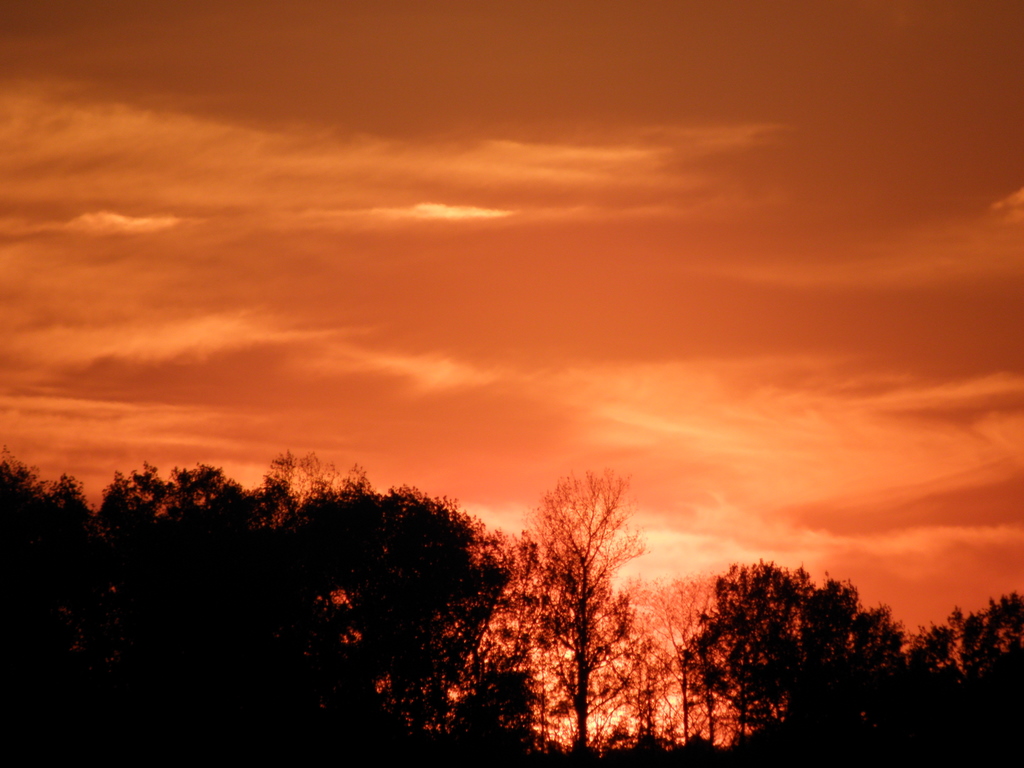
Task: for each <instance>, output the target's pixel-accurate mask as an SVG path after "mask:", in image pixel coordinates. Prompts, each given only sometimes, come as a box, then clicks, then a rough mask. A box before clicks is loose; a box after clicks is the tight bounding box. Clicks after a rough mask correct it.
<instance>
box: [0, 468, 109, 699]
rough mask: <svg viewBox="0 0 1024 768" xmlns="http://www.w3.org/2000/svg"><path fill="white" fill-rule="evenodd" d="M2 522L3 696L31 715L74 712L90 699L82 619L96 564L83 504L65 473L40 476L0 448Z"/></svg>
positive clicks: (78, 489)
mask: <svg viewBox="0 0 1024 768" xmlns="http://www.w3.org/2000/svg"><path fill="white" fill-rule="evenodd" d="M0 520H2V525H3V527H4V532H3V536H2V541H3V560H4V566H5V583H6V585H7V588H6V590H5V592H4V624H5V626H6V632H5V635H6V643H5V646H6V655H7V663H6V665H5V670H6V672H5V675H4V679H5V684H4V698H5V699H6V700H7V703H8V705H9V707H11V708H13V709H15V710H18V711H21V712H23V713H33V716H38V717H41V716H45V715H47V714H53V713H57V712H61V711H75V710H76V709H77V708H79V707H81V706H83V704H84V703H85V701H86V700H87V697H88V693H89V691H88V687H87V681H86V678H87V675H88V667H89V659H88V658H87V657H86V655H85V653H84V648H83V642H82V633H83V632H84V631H85V629H84V627H83V618H84V615H85V609H86V606H87V605H88V604H89V603H90V602H91V601H92V599H93V596H92V595H91V584H90V579H89V573H90V572H91V571H92V569H93V567H94V563H93V552H92V550H91V548H90V547H89V541H88V508H87V506H86V504H85V500H84V498H83V496H82V491H81V487H80V486H79V485H78V483H76V482H75V481H74V480H72V479H71V478H69V477H67V476H64V477H61V479H60V480H58V481H57V482H44V481H41V480H39V478H38V476H37V475H36V472H35V470H33V469H32V468H30V467H27V466H25V465H24V464H22V463H21V462H19V461H18V460H17V459H15V458H14V457H13V456H11V455H10V454H9V453H8V452H7V450H6V449H5V450H4V451H3V453H2V454H0Z"/></svg>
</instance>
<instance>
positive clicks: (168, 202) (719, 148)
mask: <svg viewBox="0 0 1024 768" xmlns="http://www.w3.org/2000/svg"><path fill="white" fill-rule="evenodd" d="M777 130H778V128H777V127H776V126H770V125H755V124H749V125H724V126H709V127H690V128H672V127H668V128H662V129H658V130H654V131H647V132H634V133H633V134H624V133H621V132H620V134H618V135H604V136H595V137H593V138H592V139H586V138H585V139H582V140H572V141H548V142H543V141H537V142H528V141H520V140H513V139H501V138H493V137H492V138H486V137H477V138H473V139H466V140H459V141H454V140H447V141H446V140H415V141H413V140H408V141H399V140H389V139H383V138H379V137H372V136H359V137H348V138H344V137H337V136H334V135H330V134H326V133H323V132H316V131H313V130H310V129H302V128H291V129H287V130H283V129H282V130H269V129H258V128H252V127H245V126H241V125H233V124H229V123H224V122H218V121H215V120H210V119H203V118H199V117H194V116H189V115H185V114H182V113H175V112H156V111H150V110H144V109H139V108H134V107H130V106H126V105H121V104H105V103H86V102H81V101H76V102H68V101H60V100H58V99H57V98H56V97H55V96H53V95H51V94H48V93H46V92H45V91H38V90H37V91H31V90H22V91H20V92H19V91H13V92H8V93H6V94H3V95H2V96H0V145H3V146H5V147H8V148H11V150H12V151H5V152H4V153H2V155H0V173H2V174H3V176H4V178H5V185H4V189H3V190H0V199H3V198H7V199H8V200H9V201H10V202H11V203H15V202H16V203H17V204H18V205H19V206H23V207H24V206H31V207H33V210H40V209H43V208H45V206H46V205H47V204H59V205H60V206H62V207H66V206H68V205H75V206H77V207H78V209H79V210H83V209H84V210H86V211H89V212H88V213H84V214H80V215H78V216H77V217H76V218H74V219H73V220H72V221H71V222H70V224H69V227H70V228H71V229H72V230H78V231H81V232H83V233H93V234H95V233H113V232H118V233H122V232H153V231H158V230H161V229H167V228H170V227H174V226H176V225H178V224H180V223H181V221H182V219H184V218H190V217H195V216H199V217H201V218H207V217H209V216H212V215H217V216H222V217H231V216H249V218H248V219H247V221H248V222H249V224H250V225H252V224H253V223H256V222H258V221H260V220H262V221H266V222H274V223H276V224H278V225H280V224H282V223H289V222H290V223H291V225H294V226H303V225H305V226H308V225H309V224H310V223H312V222H315V221H317V220H318V219H319V220H320V221H322V222H323V221H328V220H331V221H333V223H334V224H335V225H338V224H339V223H340V222H342V221H345V220H350V221H352V222H353V223H358V221H359V219H360V218H365V216H367V215H370V216H372V217H378V218H385V219H390V220H394V221H451V222H456V221H464V220H484V219H497V218H503V217H508V216H510V215H511V214H512V213H513V212H522V211H525V210H527V209H543V210H544V211H546V212H547V215H550V214H551V212H552V211H553V210H556V209H565V210H566V211H570V212H571V213H572V214H573V215H579V212H580V211H581V210H588V209H589V210H593V211H594V212H595V214H600V212H601V211H602V210H617V209H619V208H621V207H623V206H625V207H627V208H628V207H631V206H632V207H635V206H637V205H639V206H641V207H644V206H647V207H650V205H651V204H652V201H651V200H649V199H643V200H640V201H637V200H630V199H629V197H630V195H631V194H634V193H635V194H638V195H640V196H641V197H642V198H643V197H645V196H646V197H648V198H649V197H650V195H651V194H657V195H658V196H660V200H659V202H658V204H659V205H660V206H661V207H662V208H666V207H668V208H671V207H672V198H673V196H675V195H678V194H680V193H685V194H690V195H692V194H694V193H695V192H699V193H700V194H701V195H706V196H708V197H709V198H719V197H721V195H722V193H723V192H722V189H720V188H719V183H718V180H716V178H715V176H714V174H713V173H712V172H710V171H709V170H708V169H707V167H703V168H701V169H700V170H698V168H697V165H696V164H695V161H697V160H702V159H704V158H707V157H710V156H713V155H727V154H732V153H736V152H742V151H745V150H747V149H749V148H751V147H754V146H757V145H758V144H760V143H763V142H764V141H766V140H767V137H770V136H772V135H774V133H776V132H777ZM13 150H16V151H13ZM452 200H457V201H458V202H457V203H456V202H447V201H452ZM439 201H446V202H439ZM692 204H693V201H692V200H689V201H687V202H686V205H692ZM126 209H127V210H130V211H133V212H134V211H139V210H149V211H174V212H175V213H174V215H169V214H151V213H144V214H141V215H140V214H135V213H128V212H126ZM304 212H305V213H304ZM316 212H321V213H320V214H319V215H318V214H317V213H316ZM323 212H333V213H334V215H333V216H331V215H324V213H323ZM31 223H32V222H29V224H31ZM36 223H38V222H36Z"/></svg>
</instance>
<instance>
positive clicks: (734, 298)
mask: <svg viewBox="0 0 1024 768" xmlns="http://www.w3.org/2000/svg"><path fill="white" fill-rule="evenodd" d="M12 6H13V7H12ZM86 6H87V7H86ZM1022 84H1024V3H1020V2H1016V1H1015V0H1006V1H1005V2H997V1H995V0H991V1H988V2H982V3H979V2H976V1H972V2H959V1H953V0H920V1H908V2H896V1H890V2H883V1H882V0H876V1H870V0H861V1H856V0H834V2H820V0H815V1H813V2H772V3H767V2H765V3H755V2H735V3H730V2H684V1H683V0H680V1H679V2H673V3H668V2H631V3H618V2H600V1H599V0H590V1H589V2H556V1H553V0H548V1H547V2H528V1H525V0H519V1H518V2H515V3H488V2H482V1H480V0H477V1H476V2H437V3H422V2H346V3H336V2H289V3H269V2H268V3H250V4H246V5H245V9H244V11H242V10H241V6H239V5H238V4H236V3H227V2H221V1H219V0H205V1H204V2H202V3H198V2H197V3H186V2H181V3H166V4H163V5H158V4H155V3H138V2H92V3H88V4H85V3H78V2H70V1H69V2H43V1H39V2H33V3H19V4H11V3H8V4H6V5H5V7H4V9H3V10H2V11H0V182H2V183H0V294H2V297H3V299H2V302H0V320H2V322H3V326H4V328H5V329H6V332H5V333H4V334H3V335H2V337H0V440H2V442H3V443H4V444H6V445H7V447H8V448H9V449H10V450H11V451H12V452H13V453H14V454H15V455H16V456H17V457H18V458H20V459H22V460H24V461H26V462H28V463H31V464H35V465H37V466H38V467H39V468H40V469H41V470H42V472H43V474H44V476H54V475H57V474H59V473H60V472H62V471H67V472H70V473H71V474H74V475H75V476H76V477H78V478H79V479H81V480H83V481H84V482H85V483H86V488H87V491H88V492H89V493H90V495H91V496H92V497H93V498H95V497H96V496H97V495H98V494H99V492H100V490H101V489H102V487H103V486H104V485H105V484H107V483H108V482H109V481H110V480H111V478H112V476H113V473H114V471H115V470H122V471H128V470H131V469H133V468H137V467H140V466H141V464H142V462H143V461H149V462H150V463H153V464H155V465H157V466H158V467H159V468H161V469H162V470H164V471H167V470H170V469H171V468H172V467H174V466H192V465H194V464H195V463H196V462H204V463H210V464H214V465H217V466H223V467H224V468H225V470H226V471H227V472H228V473H229V474H231V475H232V476H234V477H237V478H238V479H240V480H242V481H244V482H246V483H255V482H257V481H258V480H259V478H260V477H261V475H262V473H263V472H264V471H265V469H266V468H267V466H268V464H269V462H270V460H271V459H272V458H273V457H274V456H275V455H277V454H278V453H280V452H283V451H285V450H292V451H293V452H296V453H300V454H301V453H305V452H307V451H315V452H316V453H317V454H318V455H319V456H320V457H321V458H322V459H326V460H329V461H333V462H334V463H335V464H337V465H338V466H339V467H341V468H347V467H349V466H351V465H352V464H355V463H359V464H361V465H363V466H364V467H366V469H367V471H368V472H369V475H370V478H371V480H372V481H373V482H374V483H375V484H377V485H378V486H381V487H386V486H388V485H391V484H410V485H416V486H418V487H419V488H420V489H422V490H423V491H425V492H427V493H430V494H433V495H447V496H449V497H455V498H457V499H459V501H460V502H461V504H462V505H463V507H464V508H466V509H467V510H469V511H471V512H473V513H475V514H478V515H479V516H480V517H482V518H483V519H484V520H485V521H486V522H488V523H489V524H491V525H497V526H502V527H505V528H507V529H511V530H517V529H518V528H520V527H521V526H522V524H523V514H524V512H525V511H526V510H527V509H528V508H530V507H531V506H533V505H534V504H536V503H537V501H538V500H539V498H540V496H541V494H542V493H543V492H544V491H545V490H546V489H549V488H551V487H552V486H553V485H554V484H555V482H556V481H557V479H558V478H559V477H560V476H561V475H564V474H566V473H568V472H569V471H572V470H575V471H577V472H582V471H584V470H586V469H597V470H600V469H602V468H604V467H611V468H613V469H615V470H616V471H618V472H619V473H621V474H628V475H631V476H632V479H633V491H634V493H635V496H636V498H637V502H638V514H637V522H638V523H639V524H640V525H641V526H642V527H643V528H644V529H645V530H646V532H647V538H648V547H649V550H650V551H649V553H648V554H647V555H646V556H645V557H644V558H643V559H642V560H641V561H638V563H637V564H636V568H635V569H634V570H635V571H637V572H641V573H644V574H645V575H648V576H651V577H659V576H672V575H683V574H687V573H690V572H694V571H702V570H707V569H712V570H721V569H724V568H725V567H727V566H728V564H729V563H731V562H734V561H742V562H751V561H756V560H757V559H758V558H765V559H772V560H775V561H776V562H777V563H780V564H782V565H787V566H793V567H795V566H798V565H801V564H803V565H804V566H805V567H807V569H808V570H809V571H810V572H811V573H812V574H813V575H814V576H815V577H818V578H820V577H821V576H823V575H824V573H825V572H826V571H828V572H829V573H831V575H832V576H835V577H838V578H849V579H851V580H852V581H853V582H854V584H856V585H857V586H858V587H859V588H860V590H861V593H862V596H863V597H864V598H865V600H866V602H868V603H869V604H873V603H877V602H879V601H884V602H887V603H889V604H890V605H892V606H893V608H894V610H895V611H896V614H897V616H898V617H899V618H901V619H903V620H904V621H905V622H906V623H907V624H908V625H910V626H911V627H915V626H916V625H917V624H919V623H925V622H928V621H932V620H934V621H939V620H942V619H943V618H944V617H945V616H946V615H947V614H948V612H949V610H950V609H951V608H952V607H953V605H954V604H959V605H961V606H962V607H964V608H965V609H969V610H970V609H977V608H980V607H982V606H983V605H984V604H985V601H986V600H987V598H988V597H989V596H998V595H1000V594H1003V593H1006V592H1009V591H1011V590H1014V589H1016V590H1020V589H1024V333H1022V331H1021V329H1022V328H1024V85H1022Z"/></svg>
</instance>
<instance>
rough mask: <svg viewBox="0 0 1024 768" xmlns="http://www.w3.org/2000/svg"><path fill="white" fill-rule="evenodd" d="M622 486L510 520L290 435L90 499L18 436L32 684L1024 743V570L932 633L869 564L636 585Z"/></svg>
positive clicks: (298, 720) (234, 730)
mask: <svg viewBox="0 0 1024 768" xmlns="http://www.w3.org/2000/svg"><path fill="white" fill-rule="evenodd" d="M624 492H625V484H624V482H623V481H618V480H616V479H615V478H614V476H612V475H610V474H606V475H604V476H593V475H588V476H587V478H586V480H575V479H574V478H569V479H567V480H563V481H562V482H560V483H559V486H558V488H556V490H555V491H553V492H552V493H550V494H548V495H547V496H545V498H544V502H543V504H542V507H541V509H540V510H539V511H538V512H537V513H536V515H535V518H534V523H535V526H534V533H533V535H529V534H526V535H524V536H522V537H520V538H509V537H505V536H503V535H500V534H491V533H488V532H487V531H486V530H485V529H484V528H483V526H482V525H481V524H480V523H479V522H478V521H476V520H474V519H472V518H470V517H469V516H467V515H465V514H464V513H463V512H461V511H460V510H459V509H458V508H457V507H456V506H455V504H453V503H451V502H449V501H447V500H445V499H436V498H431V497H428V496H425V495H424V494H422V493H420V492H419V491H417V490H415V489H412V488H404V487H403V488H395V489H392V490H390V491H388V492H386V493H380V492H377V491H375V490H374V489H373V488H372V486H371V485H370V483H369V482H368V481H367V479H366V476H365V475H364V474H363V473H362V471H361V470H358V469H357V470H353V471H352V472H350V473H348V474H347V475H346V474H341V473H339V472H337V471H336V470H335V469H334V468H333V467H331V466H330V465H328V464H324V463H322V462H320V461H318V460H317V459H316V458H315V457H313V456H307V457H305V458H297V457H295V456H292V455H291V454H285V455H283V456H281V457H279V458H278V459H277V460H275V461H274V463H273V464H272V465H271V468H270V471H269V472H268V473H267V475H266V477H265V478H264V481H263V483H262V484H261V485H260V486H259V487H258V488H256V489H255V490H246V489H244V488H242V487H241V486H240V485H238V483H236V482H234V481H233V480H231V479H230V478H228V477H226V476H225V475H224V473H223V472H222V471H221V470H219V469H215V468H212V467H208V466H202V465H200V466H197V467H195V468H194V469H188V470H181V469H176V470H174V471H172V472H171V473H170V475H169V476H168V477H167V478H163V477H161V476H160V474H159V473H158V472H157V470H156V469H155V468H153V467H151V466H149V465H145V466H144V467H143V469H142V470H141V471H138V472H133V473H131V474H129V475H121V474H118V475H116V476H115V478H114V481H113V482H112V483H111V485H110V486H109V487H108V488H107V489H106V492H105V494H104V496H103V501H102V503H101V504H100V506H99V508H98V509H95V510H90V509H89V507H88V505H87V504H86V502H85V500H84V498H83V495H82V491H81V488H80V487H79V485H78V484H77V483H76V482H75V481H74V480H72V479H70V478H68V477H62V478H61V479H60V480H59V481H56V482H45V481H42V480H40V479H39V478H38V476H37V473H36V472H35V470H33V469H31V468H29V467H26V466H25V465H24V464H22V463H20V462H19V461H17V460H16V459H15V458H14V457H12V456H11V455H10V454H8V453H7V452H6V451H5V452H4V453H3V454H2V455H0V520H2V521H3V524H4V525H5V532H4V536H3V543H4V544H3V546H4V552H3V554H4V561H5V563H6V564H7V568H8V573H7V575H8V584H9V587H8V590H7V593H6V598H7V599H6V601H5V605H6V609H7V611H6V614H5V619H6V621H7V622H8V623H7V626H8V627H9V631H8V638H9V640H8V654H7V666H6V681H7V685H6V686H5V698H6V700H7V704H8V706H9V708H13V709H15V710H17V711H18V712H20V713H21V715H22V717H23V718H24V719H25V720H26V721H27V722H31V723H34V724H38V727H39V728H40V729H44V728H45V729H47V730H57V731H59V732H60V733H62V734H72V733H75V732H76V731H77V733H78V735H79V736H80V737H90V736H91V737H93V738H95V734H100V733H104V732H106V730H108V729H110V728H112V727H114V725H116V727H117V729H118V732H119V733H121V734H134V736H128V738H134V739H136V740H137V743H138V744H139V745H142V744H145V743H148V741H150V740H152V739H154V738H156V739H163V740H164V742H162V743H168V742H170V743H173V744H176V745H178V746H179V747H182V748H184V747H187V746H188V745H190V744H198V743H200V741H203V740H210V739H213V740H220V742H221V743H222V744H227V743H229V742H230V743H233V744H236V745H237V744H241V743H249V744H252V745H254V746H252V747H251V750H252V751H255V750H257V749H259V750H263V749H264V748H265V747H266V746H267V745H268V744H272V743H273V742H274V741H275V739H276V740H277V742H278V743H277V746H278V747H279V748H280V749H281V750H287V752H288V753H289V754H290V753H292V752H293V751H294V749H296V748H298V747H297V743H301V744H303V745H313V744H319V745H321V746H324V745H327V744H328V743H330V744H331V745H344V748H345V749H351V748H352V746H353V745H361V746H362V748H363V749H373V750H375V751H376V752H378V753H382V752H384V753H391V754H392V755H393V756H395V755H398V754H399V753H401V756H404V757H411V756H417V757H421V756H423V755H426V754H433V755H434V756H436V757H441V756H444V755H448V756H451V755H453V754H461V755H465V754H466V753H470V752H472V753H475V754H476V755H477V757H478V759H481V758H482V759H486V758H487V757H488V756H490V755H494V754H501V755H502V756H504V757H507V756H509V755H516V754H519V755H522V754H524V753H527V752H532V753H533V757H532V758H531V759H532V760H534V761H536V762H547V763H552V764H557V763H559V762H566V761H570V757H569V755H568V754H558V752H559V749H561V748H564V747H568V746H575V747H576V749H575V756H574V757H573V758H572V760H574V761H577V762H579V761H583V762H586V761H588V760H592V759H593V760H596V759H598V754H600V755H602V756H603V757H601V759H604V760H607V761H610V762H615V763H622V764H625V765H662V764H664V765H668V764H678V763H680V762H685V763H686V764H688V765H738V764H744V763H747V762H755V761H758V762H760V761H763V760H764V759H766V758H772V759H783V758H784V759H786V760H789V761H793V760H810V759H815V760H818V759H820V758H822V757H826V758H827V757H830V756H831V757H834V756H835V755H836V753H837V751H840V750H841V751H842V753H843V754H845V755H847V756H848V757H851V758H852V757H854V756H855V757H857V758H858V759H862V760H863V759H873V760H878V759H879V758H880V757H881V758H883V762H894V761H896V760H904V761H905V760H908V759H910V758H912V757H916V758H920V757H921V756H922V755H924V756H927V757H931V758H935V757H938V756H939V755H940V754H949V753H959V754H960V755H961V756H962V757H974V758H977V757H979V756H985V757H986V758H988V757H996V756H998V755H999V754H1000V753H999V750H1001V749H1003V750H1005V748H1006V747H1008V746H1011V745H1013V742H1014V739H1016V734H1017V731H1018V730H1019V724H1020V722H1021V721H1022V720H1024V707H1022V703H1021V702H1022V699H1021V696H1020V691H1021V690H1022V689H1024V599H1022V598H1021V596H1020V595H1019V594H1018V593H1016V592H1014V593H1011V594H1009V595H1006V596H1003V597H1002V598H1000V599H999V600H992V601H990V603H989V606H988V607H987V608H986V609H984V610H981V611H978V612H976V613H970V614H967V615H965V614H963V613H962V612H961V611H960V610H955V611H954V612H953V614H952V615H951V616H950V618H949V620H948V622H947V623H945V624H942V625H940V626H932V627H931V628H930V629H928V630H924V629H922V630H921V631H920V633H918V634H917V635H916V636H914V637H913V638H912V639H911V641H910V643H909V646H908V648H907V649H906V650H904V636H903V633H902V630H901V628H900V626H899V625H898V624H897V623H896V622H894V621H893V619H892V616H891V615H890V612H889V610H888V609H887V608H885V607H878V608H872V609H866V608H864V607H863V606H862V605H861V604H860V601H859V598H858V595H857V591H856V589H854V587H853V586H852V585H851V584H849V583H846V582H840V581H836V580H833V579H826V581H825V582H824V583H823V584H821V585H820V586H817V585H815V584H814V583H813V582H812V581H811V579H810V577H809V576H808V574H807V573H806V572H805V571H803V570H802V569H798V570H795V571H791V570H788V569H785V568H780V567H778V566H776V565H774V564H771V563H764V562H761V563H758V564H757V565H750V566H743V565H734V566H733V567H732V568H730V570H729V571H728V572H727V573H725V574H723V575H722V576H720V577H718V578H717V579H716V580H715V581H714V585H713V589H709V588H708V587H707V585H708V584H709V582H708V581H707V580H704V581H703V582H698V581H694V582H689V583H686V582H676V583H675V584H673V585H670V588H664V589H661V590H655V589H645V588H642V587H639V586H636V587H634V588H633V595H634V598H633V602H632V604H631V602H630V599H629V598H628V597H627V595H626V593H624V592H621V591H617V590H616V589H615V586H614V583H613V579H612V576H613V575H614V573H615V570H616V569H617V568H618V567H619V566H620V565H621V564H622V563H624V562H626V561H627V560H628V559H629V558H630V557H633V556H635V555H636V554H637V553H638V551H639V549H640V545H639V540H638V538H637V537H636V535H635V534H633V533H632V532H631V531H630V530H629V529H628V528H627V527H626V519H627V515H626V513H627V511H628V508H627V507H626V506H625V505H624V503H623V502H624ZM702 584H703V585H704V586H701V585H702ZM591 720H593V724H591V723H590V721H591ZM573 730H574V733H570V731H573ZM240 733H244V739H245V740H246V741H244V742H243V741H242V740H239V739H234V741H233V740H232V739H233V737H235V736H237V735H238V734H240ZM125 737H126V736H125V735H121V736H120V737H119V738H122V739H123V738H125ZM249 740H251V741H249ZM729 741H732V742H734V746H732V747H731V748H726V746H725V745H726V742H729ZM584 746H588V747H591V748H594V749H592V750H591V751H590V754H584V752H585V750H583V747H584ZM553 747H556V749H552V748H553ZM233 748H237V746H236V747H233ZM281 754H285V753H284V752H282V753H281Z"/></svg>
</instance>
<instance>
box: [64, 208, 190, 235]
mask: <svg viewBox="0 0 1024 768" xmlns="http://www.w3.org/2000/svg"><path fill="white" fill-rule="evenodd" d="M181 223H182V219H180V218H178V217H177V216H125V215H123V214H120V213H114V212H112V211H97V212H96V213H83V214H82V215H81V216H78V217H76V218H74V219H72V220H71V221H69V222H68V223H67V224H66V225H65V227H66V228H67V229H71V230H78V231H81V232H88V233H89V234H96V235H107V234H137V233H143V232H159V231H160V230H163V229H170V228H171V227H176V226H178V225H179V224H181Z"/></svg>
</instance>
